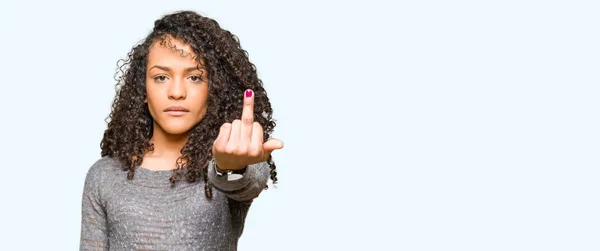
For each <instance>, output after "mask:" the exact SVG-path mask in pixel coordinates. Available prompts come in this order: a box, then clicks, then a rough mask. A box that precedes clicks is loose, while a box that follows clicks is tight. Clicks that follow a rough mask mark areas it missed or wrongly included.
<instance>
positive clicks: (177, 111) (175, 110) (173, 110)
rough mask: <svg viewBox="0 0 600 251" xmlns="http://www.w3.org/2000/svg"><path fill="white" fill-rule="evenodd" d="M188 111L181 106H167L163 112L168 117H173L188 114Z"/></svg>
mask: <svg viewBox="0 0 600 251" xmlns="http://www.w3.org/2000/svg"><path fill="white" fill-rule="evenodd" d="M189 111H190V110H189V109H187V108H185V107H183V106H169V107H167V109H165V110H164V112H166V113H167V114H169V115H173V116H181V115H184V114H186V113H188V112H189Z"/></svg>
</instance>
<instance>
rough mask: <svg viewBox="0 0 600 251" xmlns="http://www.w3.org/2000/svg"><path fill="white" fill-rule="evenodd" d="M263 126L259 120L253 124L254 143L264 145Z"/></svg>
mask: <svg viewBox="0 0 600 251" xmlns="http://www.w3.org/2000/svg"><path fill="white" fill-rule="evenodd" d="M263 133H264V132H263V128H262V126H261V125H260V124H259V123H258V122H254V123H253V124H252V143H257V144H260V145H262V143H263V140H264V134H263Z"/></svg>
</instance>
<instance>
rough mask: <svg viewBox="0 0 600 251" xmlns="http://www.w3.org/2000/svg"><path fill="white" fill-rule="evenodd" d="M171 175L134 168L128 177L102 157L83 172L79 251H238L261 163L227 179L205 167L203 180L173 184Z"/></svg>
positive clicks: (264, 174)
mask: <svg viewBox="0 0 600 251" xmlns="http://www.w3.org/2000/svg"><path fill="white" fill-rule="evenodd" d="M171 174H172V171H170V170H164V171H152V170H149V169H146V168H143V167H139V166H138V167H137V168H136V171H135V176H134V178H133V179H132V180H128V179H127V171H124V170H123V169H122V168H121V167H120V164H119V162H118V161H117V160H116V159H115V158H112V157H103V158H101V159H99V160H98V161H96V162H95V163H94V164H93V165H92V166H91V167H90V169H89V170H88V172H87V175H86V179H85V185H84V189H83V198H82V219H81V239H80V248H79V249H80V250H128V251H129V250H237V242H238V239H239V237H240V236H241V234H242V231H243V228H244V221H245V218H246V215H247V213H248V209H249V208H250V205H251V203H252V200H253V199H254V198H255V197H257V196H258V195H259V194H260V192H261V191H262V190H263V189H264V187H265V185H266V183H267V180H268V178H269V165H268V164H267V163H266V162H261V163H257V164H253V165H250V166H248V167H247V169H246V172H245V174H244V175H243V177H241V178H239V179H237V180H230V178H228V177H227V175H224V176H219V175H217V174H216V172H215V167H214V162H212V161H211V162H210V163H209V166H208V180H209V182H211V183H212V184H213V186H214V189H213V198H212V199H208V198H206V196H205V194H204V181H202V179H199V180H200V181H196V182H188V181H178V182H176V183H175V184H174V185H171V183H170V182H169V178H170V177H171Z"/></svg>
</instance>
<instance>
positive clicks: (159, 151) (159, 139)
mask: <svg viewBox="0 0 600 251" xmlns="http://www.w3.org/2000/svg"><path fill="white" fill-rule="evenodd" d="M188 138H189V135H188V134H186V133H184V134H169V133H167V132H165V131H164V130H162V129H161V128H160V126H158V125H156V124H155V125H154V131H153V133H152V138H151V139H150V142H151V143H152V144H154V151H152V152H148V153H147V154H146V155H147V156H153V157H174V158H178V157H179V156H180V155H181V153H180V151H181V149H182V148H183V147H184V146H185V143H186V142H187V141H188Z"/></svg>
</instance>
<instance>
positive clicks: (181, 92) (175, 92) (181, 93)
mask: <svg viewBox="0 0 600 251" xmlns="http://www.w3.org/2000/svg"><path fill="white" fill-rule="evenodd" d="M171 83H172V84H171V85H170V86H169V99H173V100H180V99H185V97H186V89H185V81H181V80H178V79H177V80H175V81H172V82H171Z"/></svg>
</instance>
